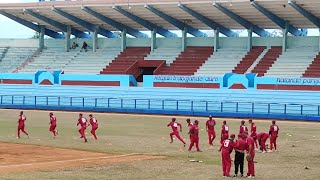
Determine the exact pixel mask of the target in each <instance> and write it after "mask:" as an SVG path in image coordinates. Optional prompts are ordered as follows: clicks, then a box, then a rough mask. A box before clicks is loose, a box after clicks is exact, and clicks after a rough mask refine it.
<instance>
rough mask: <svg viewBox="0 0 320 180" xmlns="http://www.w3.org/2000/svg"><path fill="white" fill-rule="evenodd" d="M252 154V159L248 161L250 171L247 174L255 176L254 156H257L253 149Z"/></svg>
mask: <svg viewBox="0 0 320 180" xmlns="http://www.w3.org/2000/svg"><path fill="white" fill-rule="evenodd" d="M250 155H251V161H248V173H247V176H255V174H254V156H255V153H254V151H252V152H251V153H250Z"/></svg>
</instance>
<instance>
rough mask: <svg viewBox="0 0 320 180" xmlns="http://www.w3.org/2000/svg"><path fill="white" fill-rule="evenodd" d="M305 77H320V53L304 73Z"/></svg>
mask: <svg viewBox="0 0 320 180" xmlns="http://www.w3.org/2000/svg"><path fill="white" fill-rule="evenodd" d="M302 76H303V77H309V78H319V77H320V53H318V54H317V56H316V57H315V58H314V59H313V61H312V63H310V64H309V67H308V68H307V70H305V72H304V73H303V75H302Z"/></svg>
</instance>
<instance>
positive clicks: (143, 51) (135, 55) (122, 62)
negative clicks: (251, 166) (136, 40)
mask: <svg viewBox="0 0 320 180" xmlns="http://www.w3.org/2000/svg"><path fill="white" fill-rule="evenodd" d="M149 53H150V48H149V47H129V48H127V49H125V50H124V51H123V52H122V53H121V54H120V55H119V56H118V57H116V58H115V59H114V60H113V61H112V62H111V63H110V64H109V66H106V67H105V68H103V70H102V71H101V72H100V73H101V74H126V70H127V69H128V68H129V67H130V66H131V65H132V64H134V63H135V62H136V61H139V60H144V58H145V57H146V56H147V55H148V54H149Z"/></svg>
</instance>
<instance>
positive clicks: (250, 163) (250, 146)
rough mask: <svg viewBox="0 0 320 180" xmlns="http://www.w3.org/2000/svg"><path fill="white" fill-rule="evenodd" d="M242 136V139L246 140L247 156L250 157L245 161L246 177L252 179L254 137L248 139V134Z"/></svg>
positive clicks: (253, 173) (253, 175) (253, 174)
mask: <svg viewBox="0 0 320 180" xmlns="http://www.w3.org/2000/svg"><path fill="white" fill-rule="evenodd" d="M242 135H243V136H244V138H247V139H246V142H247V154H248V155H249V156H250V157H251V158H249V159H247V161H248V173H247V177H249V178H254V177H255V172H254V156H255V152H254V141H255V139H256V137H250V136H249V137H248V133H243V134H242Z"/></svg>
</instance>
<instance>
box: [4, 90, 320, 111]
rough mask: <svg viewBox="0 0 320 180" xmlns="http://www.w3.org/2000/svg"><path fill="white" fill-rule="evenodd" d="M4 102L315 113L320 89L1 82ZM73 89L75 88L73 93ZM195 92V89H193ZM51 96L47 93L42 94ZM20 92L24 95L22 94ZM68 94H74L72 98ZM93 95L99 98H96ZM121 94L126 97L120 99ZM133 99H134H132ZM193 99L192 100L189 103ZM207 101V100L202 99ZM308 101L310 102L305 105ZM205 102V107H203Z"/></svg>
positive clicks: (319, 97)
mask: <svg viewBox="0 0 320 180" xmlns="http://www.w3.org/2000/svg"><path fill="white" fill-rule="evenodd" d="M0 88H1V90H2V91H1V92H0V95H1V94H5V95H7V96H3V97H2V102H3V104H11V103H12V98H11V96H10V95H14V98H13V101H14V103H15V104H17V103H21V104H23V102H25V103H28V104H34V103H35V98H34V96H37V105H44V106H46V105H55V106H57V105H58V96H60V106H70V105H72V106H75V107H77V106H79V107H82V104H83V99H82V97H84V103H85V104H86V106H92V107H95V106H96V107H109V108H121V107H122V108H132V109H133V108H135V107H136V108H145V109H148V108H150V109H159V110H161V109H162V107H163V104H164V107H165V110H170V109H172V110H176V107H177V102H176V100H179V103H178V104H179V110H190V109H191V106H192V109H193V110H194V111H197V110H199V111H206V110H208V111H209V112H210V111H218V112H220V111H221V106H220V102H224V104H223V111H224V112H228V111H230V112H234V111H235V109H236V106H238V107H239V109H238V112H247V113H251V112H252V111H251V110H252V109H251V108H252V103H255V105H254V107H255V113H268V108H270V112H271V113H283V112H284V108H285V107H284V106H283V105H278V104H271V105H270V107H268V104H267V103H280V104H281V103H282V104H289V103H290V104H292V105H287V106H286V113H287V114H290V113H300V111H301V106H300V105H298V104H305V105H304V113H305V114H307V113H310V114H311V113H315V112H316V113H317V112H318V105H315V106H313V105H312V104H318V102H319V101H320V92H314V91H313V92H308V91H281V90H267V91H263V90H250V91H243V90H232V89H215V90H214V91H212V89H192V88H141V87H130V88H128V87H117V88H114V87H93V86H88V87H78V86H38V85H37V86H33V85H0ZM75 92H77V93H76V94H75ZM195 92H197V93H195ZM44 95H45V96H50V97H48V98H47V97H44ZM23 96H26V97H25V98H23ZM70 97H73V98H72V100H71V98H70ZM95 98H98V99H97V100H96V99H95ZM121 98H123V99H125V100H123V101H121ZM135 99H136V100H135ZM191 101H193V103H191ZM205 101H207V103H206V102H205ZM308 104H309V105H308ZM206 105H208V109H206Z"/></svg>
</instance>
